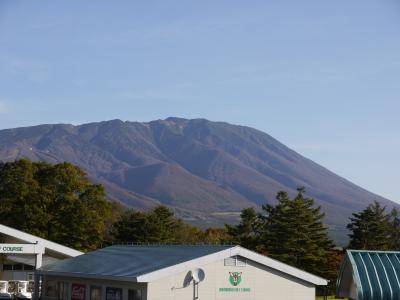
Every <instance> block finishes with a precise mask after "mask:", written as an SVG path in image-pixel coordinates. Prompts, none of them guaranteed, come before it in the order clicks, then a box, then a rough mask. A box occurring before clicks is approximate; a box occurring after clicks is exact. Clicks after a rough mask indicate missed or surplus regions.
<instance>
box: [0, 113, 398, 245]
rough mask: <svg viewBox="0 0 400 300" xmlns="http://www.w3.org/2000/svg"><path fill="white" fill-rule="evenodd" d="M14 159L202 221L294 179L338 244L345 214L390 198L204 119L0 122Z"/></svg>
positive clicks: (254, 202)
mask: <svg viewBox="0 0 400 300" xmlns="http://www.w3.org/2000/svg"><path fill="white" fill-rule="evenodd" d="M22 157H26V158H29V159H32V160H45V161H49V162H60V161H70V162H72V163H74V164H77V165H79V166H81V167H82V168H84V169H85V170H86V171H87V172H88V174H89V176H90V177H91V178H92V179H93V180H95V181H98V182H101V183H103V184H104V185H105V186H106V189H107V191H108V194H109V195H110V196H111V197H112V198H115V199H119V200H120V201H122V202H124V203H125V204H126V205H128V206H132V207H138V208H144V209H146V208H149V207H151V206H154V205H156V204H159V203H164V204H167V205H170V206H171V207H174V208H175V209H176V211H177V213H178V214H180V215H181V216H182V217H184V218H186V219H188V220H190V221H192V222H194V223H198V224H202V225H203V226H207V225H209V224H215V223H218V222H219V223H222V222H225V221H232V220H233V219H232V218H234V217H237V215H238V212H239V211H240V210H241V209H242V208H244V207H249V206H255V207H260V205H261V204H264V203H266V202H269V203H271V202H273V201H274V198H275V195H276V192H277V191H279V190H286V191H289V192H290V193H291V194H294V193H295V190H296V187H299V186H304V187H306V189H307V193H308V195H311V196H313V197H314V198H315V199H316V201H317V204H318V205H321V206H322V207H323V210H324V211H325V212H326V222H327V224H328V225H329V226H330V229H331V232H332V235H333V236H334V238H335V239H336V240H337V241H339V242H341V243H343V241H344V240H345V238H346V237H345V234H346V233H345V224H347V222H348V217H349V216H350V215H351V213H353V212H355V211H359V210H361V209H363V208H364V207H365V206H366V205H367V204H368V203H370V202H372V201H373V200H378V201H380V202H382V203H384V204H386V205H388V206H389V207H392V206H393V205H395V204H394V203H393V202H391V201H389V200H387V199H384V198H382V197H380V196H377V195H375V194H372V193H370V192H368V191H366V190H364V189H362V188H360V187H358V186H356V185H354V184H352V183H351V182H349V181H347V180H345V179H344V178H341V177H339V176H337V175H336V174H334V173H332V172H330V171H329V170H327V169H325V168H323V167H321V166H320V165H318V164H316V163H314V162H313V161H311V160H309V159H307V158H305V157H303V156H301V155H299V154H298V153H296V152H294V151H293V150H291V149H289V148H288V147H286V146H285V145H283V144H281V143H280V142H278V141H277V140H275V139H273V138H272V137H271V136H269V135H267V134H265V133H263V132H261V131H258V130H255V129H252V128H249V127H244V126H236V125H231V124H227V123H222V122H210V121H207V120H204V119H194V120H186V119H179V118H168V119H166V120H158V121H152V122H148V123H138V122H122V121H120V120H113V121H107V122H99V123H91V124H85V125H81V126H72V125H65V124H57V125H40V126H34V127H26V128H17V129H7V130H1V131H0V160H5V161H10V160H15V159H18V158H22Z"/></svg>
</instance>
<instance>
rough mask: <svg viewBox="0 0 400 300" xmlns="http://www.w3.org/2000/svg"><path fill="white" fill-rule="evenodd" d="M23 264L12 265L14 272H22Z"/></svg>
mask: <svg viewBox="0 0 400 300" xmlns="http://www.w3.org/2000/svg"><path fill="white" fill-rule="evenodd" d="M23 266H24V265H23V264H16V265H14V268H13V269H14V271H22V269H23Z"/></svg>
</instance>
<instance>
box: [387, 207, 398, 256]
mask: <svg viewBox="0 0 400 300" xmlns="http://www.w3.org/2000/svg"><path fill="white" fill-rule="evenodd" d="M389 218H390V223H389V234H390V240H391V249H392V250H396V251H399V250H400V213H399V211H398V210H397V209H396V208H393V209H392V211H391V212H390V216H389Z"/></svg>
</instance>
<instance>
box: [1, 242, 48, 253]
mask: <svg viewBox="0 0 400 300" xmlns="http://www.w3.org/2000/svg"><path fill="white" fill-rule="evenodd" d="M0 253H12V254H43V253H44V249H43V246H41V245H38V244H0Z"/></svg>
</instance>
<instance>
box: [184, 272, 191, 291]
mask: <svg viewBox="0 0 400 300" xmlns="http://www.w3.org/2000/svg"><path fill="white" fill-rule="evenodd" d="M192 280H193V276H192V271H189V272H187V274H186V276H185V279H184V280H183V287H188V286H189V285H190V283H191V282H192Z"/></svg>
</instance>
